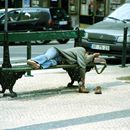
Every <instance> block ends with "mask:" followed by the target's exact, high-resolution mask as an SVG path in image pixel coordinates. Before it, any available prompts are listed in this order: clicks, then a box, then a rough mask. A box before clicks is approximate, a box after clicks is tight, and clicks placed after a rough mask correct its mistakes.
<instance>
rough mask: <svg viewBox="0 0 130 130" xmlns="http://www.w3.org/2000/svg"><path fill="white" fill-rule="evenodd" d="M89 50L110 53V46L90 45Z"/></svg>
mask: <svg viewBox="0 0 130 130" xmlns="http://www.w3.org/2000/svg"><path fill="white" fill-rule="evenodd" d="M91 49H95V50H104V51H110V46H106V45H97V44H92V46H91Z"/></svg>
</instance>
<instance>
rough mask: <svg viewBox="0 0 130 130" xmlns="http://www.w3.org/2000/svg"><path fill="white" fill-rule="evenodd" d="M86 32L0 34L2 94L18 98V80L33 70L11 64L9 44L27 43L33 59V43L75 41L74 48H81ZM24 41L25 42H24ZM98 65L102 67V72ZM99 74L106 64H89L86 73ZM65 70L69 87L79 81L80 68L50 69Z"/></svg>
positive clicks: (66, 66) (0, 82) (27, 66)
mask: <svg viewBox="0 0 130 130" xmlns="http://www.w3.org/2000/svg"><path fill="white" fill-rule="evenodd" d="M83 36H84V31H83V30H79V29H78V28H76V29H74V30H66V31H41V32H13V33H11V32H9V33H8V34H6V33H5V34H4V33H0V42H3V48H4V49H3V50H4V51H3V64H2V65H1V66H0V85H1V87H2V91H1V93H3V95H5V91H6V90H7V89H8V90H9V92H10V94H9V96H11V97H16V96H17V94H16V93H15V92H14V91H13V86H14V84H15V82H16V80H17V79H19V78H21V77H22V76H23V75H24V74H25V73H26V72H27V73H28V74H29V73H30V72H31V70H33V69H32V68H31V67H30V66H29V65H27V63H20V64H19V63H18V64H11V63H10V54H9V43H10V42H16V41H18V42H23V41H24V42H27V59H30V58H31V41H36V40H56V39H70V38H73V39H74V41H75V42H74V46H80V43H81V40H82V37H83ZM23 39H24V40H23ZM97 65H102V69H100V71H99V70H98V68H97ZM94 67H95V70H96V72H97V73H98V74H100V73H102V72H103V70H104V69H105V68H106V62H97V63H94V62H93V63H91V64H88V65H87V67H86V72H88V71H90V70H91V68H94ZM55 68H63V69H64V70H66V71H67V72H68V74H69V76H70V78H71V82H70V83H69V84H68V87H69V86H71V85H73V83H74V81H79V80H80V77H79V75H78V69H79V66H78V65H76V64H74V65H56V66H53V67H50V68H48V69H55Z"/></svg>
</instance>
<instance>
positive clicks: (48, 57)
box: [27, 47, 100, 93]
mask: <svg viewBox="0 0 130 130" xmlns="http://www.w3.org/2000/svg"><path fill="white" fill-rule="evenodd" d="M99 55H100V54H99V53H93V54H88V52H87V51H86V50H85V48H83V47H74V48H69V49H64V50H61V49H58V48H56V47H51V48H49V49H48V50H47V51H46V52H45V53H44V54H42V55H39V56H37V57H34V58H32V59H28V60H27V64H28V65H30V66H31V67H32V68H33V69H39V68H43V69H45V68H49V67H50V66H55V65H57V64H70V65H71V64H78V66H79V68H80V69H79V75H80V77H81V81H80V82H79V92H80V93H89V91H88V89H87V88H85V73H86V65H87V64H89V63H90V62H92V61H93V60H94V58H96V57H98V56H99Z"/></svg>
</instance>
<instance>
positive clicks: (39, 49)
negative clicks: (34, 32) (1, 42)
mask: <svg viewBox="0 0 130 130" xmlns="http://www.w3.org/2000/svg"><path fill="white" fill-rule="evenodd" d="M52 46H55V47H58V48H60V49H65V48H70V47H73V46H74V41H73V40H70V41H69V42H68V43H67V44H59V43H58V42H57V41H52V42H50V43H48V44H46V45H32V48H31V49H32V55H31V56H32V57H35V56H37V55H39V54H42V53H44V52H45V51H46V50H47V49H48V48H50V47H52ZM9 50H10V60H11V63H17V62H23V61H26V57H27V46H26V45H19V46H18V45H17V46H12V45H11V46H10V47H9ZM2 63H3V47H2V46H0V64H2Z"/></svg>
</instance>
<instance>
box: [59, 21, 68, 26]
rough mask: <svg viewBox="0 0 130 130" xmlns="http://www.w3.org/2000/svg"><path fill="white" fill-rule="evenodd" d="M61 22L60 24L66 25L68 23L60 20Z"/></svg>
mask: <svg viewBox="0 0 130 130" xmlns="http://www.w3.org/2000/svg"><path fill="white" fill-rule="evenodd" d="M59 24H60V25H66V24H67V21H60V22H59Z"/></svg>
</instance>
